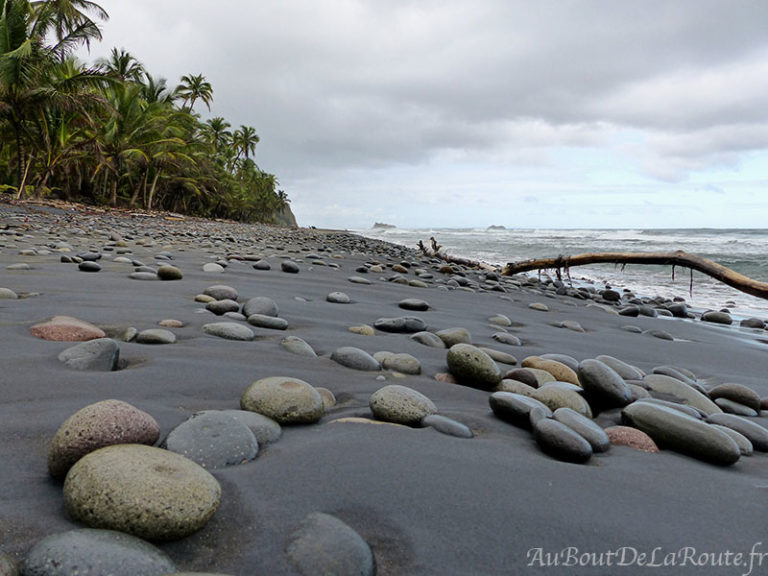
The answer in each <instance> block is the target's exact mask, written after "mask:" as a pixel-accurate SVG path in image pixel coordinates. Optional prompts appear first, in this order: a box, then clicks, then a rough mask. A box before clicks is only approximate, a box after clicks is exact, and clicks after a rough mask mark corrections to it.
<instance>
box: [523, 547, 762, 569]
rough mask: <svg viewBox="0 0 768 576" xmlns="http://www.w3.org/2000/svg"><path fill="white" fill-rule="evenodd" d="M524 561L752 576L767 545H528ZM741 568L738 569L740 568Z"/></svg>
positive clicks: (547, 565)
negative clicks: (552, 547) (740, 547)
mask: <svg viewBox="0 0 768 576" xmlns="http://www.w3.org/2000/svg"><path fill="white" fill-rule="evenodd" d="M526 563H527V565H528V566H531V567H534V566H535V567H544V568H547V567H551V568H557V567H563V568H575V567H581V568H588V567H601V566H611V567H616V568H629V567H634V568H637V567H641V568H664V567H694V568H701V569H703V570H706V569H707V568H716V567H731V568H734V574H736V573H739V574H740V575H741V576H752V575H753V574H758V572H755V570H758V569H759V568H760V567H762V566H763V565H765V566H768V547H765V548H764V547H763V543H762V542H755V543H754V544H753V545H752V547H751V548H750V549H749V550H739V551H733V550H720V551H708V550H700V549H697V548H696V547H694V546H684V547H682V548H679V549H677V550H670V549H665V548H664V547H662V546H656V547H654V548H651V549H647V550H641V549H639V548H636V547H634V546H620V547H618V548H615V549H612V550H603V551H600V552H594V551H587V550H581V549H580V548H578V547H576V546H567V547H565V548H561V549H559V550H546V549H544V548H530V549H529V550H528V552H527V553H526ZM739 571H740V572H739Z"/></svg>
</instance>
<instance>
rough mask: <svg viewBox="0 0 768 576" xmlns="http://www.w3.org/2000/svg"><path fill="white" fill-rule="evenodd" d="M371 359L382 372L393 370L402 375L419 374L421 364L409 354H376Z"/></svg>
mask: <svg viewBox="0 0 768 576" xmlns="http://www.w3.org/2000/svg"><path fill="white" fill-rule="evenodd" d="M373 357H374V358H375V359H376V360H377V361H378V362H379V363H380V364H381V367H382V368H383V369H384V370H394V371H395V372H400V373H402V374H411V375H418V374H421V363H420V362H419V361H418V360H417V359H416V358H415V357H413V356H411V355H410V354H405V353H400V354H394V353H392V352H376V353H375V354H374V355H373Z"/></svg>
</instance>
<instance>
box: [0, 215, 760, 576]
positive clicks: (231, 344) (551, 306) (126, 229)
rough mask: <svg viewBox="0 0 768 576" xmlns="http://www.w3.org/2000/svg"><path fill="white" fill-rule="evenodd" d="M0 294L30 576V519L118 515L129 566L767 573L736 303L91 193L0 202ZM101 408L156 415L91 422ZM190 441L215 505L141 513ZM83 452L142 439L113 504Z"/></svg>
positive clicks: (1, 558) (5, 440)
mask: <svg viewBox="0 0 768 576" xmlns="http://www.w3.org/2000/svg"><path fill="white" fill-rule="evenodd" d="M0 295H2V299H0V341H2V347H1V348H0V350H2V352H0V354H2V373H1V374H0V383H1V385H0V394H1V396H0V398H1V401H0V438H1V439H0V462H2V482H0V573H2V569H3V567H4V566H8V567H9V568H8V570H9V571H8V572H7V573H13V572H10V570H17V572H16V573H25V572H23V571H24V570H26V573H27V574H31V573H34V574H54V573H58V572H45V571H43V570H44V569H43V568H40V570H41V571H34V572H33V570H37V568H33V566H38V564H39V565H42V564H41V563H40V559H39V555H40V554H43V552H41V548H40V543H41V542H45V543H46V544H49V545H50V546H49V548H48V549H47V550H46V551H45V553H46V554H58V553H60V552H59V551H58V549H57V548H56V546H57V542H56V538H57V537H58V538H60V539H62V538H64V537H63V536H62V535H66V536H67V537H75V536H76V537H77V538H84V539H86V541H88V542H89V543H90V545H92V546H93V547H92V550H97V549H98V548H99V546H103V547H104V549H107V548H108V546H112V545H115V544H114V543H111V544H109V545H107V544H99V545H94V544H93V542H94V541H96V540H88V539H89V538H91V539H93V538H96V536H95V535H94V533H93V532H87V531H86V532H83V531H82V529H84V528H89V527H90V528H99V529H103V528H110V529H112V530H116V529H117V530H118V532H120V529H119V527H120V526H124V527H125V530H124V532H125V533H132V534H134V535H136V536H137V537H140V538H141V539H142V540H145V541H148V542H150V544H149V545H148V546H149V548H147V549H146V550H145V549H144V548H141V551H139V552H136V550H137V549H136V548H135V549H133V552H132V553H135V554H145V556H142V557H143V558H144V557H145V558H150V557H152V558H161V560H157V561H156V562H157V564H156V566H164V567H162V568H154V570H155V571H154V572H153V571H152V570H153V569H150V568H148V569H147V571H146V572H142V573H147V574H166V573H182V572H190V573H194V572H198V573H202V572H205V573H218V574H230V575H236V576H239V575H246V574H275V575H276V574H281V575H282V574H286V575H301V574H309V573H314V572H312V571H311V570H312V566H314V567H315V568H316V569H319V567H324V566H337V567H338V570H337V571H336V572H333V573H337V574H347V573H350V574H352V573H355V574H366V573H367V574H373V573H374V572H375V573H376V574H378V575H379V576H382V575H393V576H394V575H405V574H408V575H435V576H437V575H446V574H455V575H469V574H473V575H497V574H552V573H556V572H557V571H558V568H557V567H560V568H562V569H563V571H562V573H569V574H570V573H573V574H576V573H578V574H606V573H610V574H644V573H648V572H649V568H652V572H653V573H654V574H704V573H706V574H747V573H750V571H751V573H752V574H758V573H764V571H765V570H766V567H768V554H766V553H768V541H767V540H766V534H767V533H766V528H767V527H768V524H766V515H765V510H764V506H763V504H762V503H763V498H764V497H765V490H766V487H768V481H767V480H766V478H768V456H766V454H765V450H766V449H768V445H766V444H764V443H763V440H764V438H763V435H766V436H768V417H767V416H766V412H764V411H761V410H762V408H763V407H764V405H761V402H762V401H761V399H762V398H765V397H768V382H767V381H766V379H765V374H766V372H767V371H768V334H766V331H765V329H764V327H762V326H758V325H757V324H754V326H755V327H749V326H739V325H738V323H733V324H730V325H728V324H726V323H725V321H726V320H727V318H726V317H725V316H727V315H725V316H723V314H725V313H719V314H720V315H711V316H710V317H709V321H703V320H702V316H701V314H700V313H698V312H697V313H692V312H691V311H690V310H685V309H684V303H681V302H671V301H666V302H661V301H655V300H653V299H651V298H645V299H643V298H639V297H637V296H636V295H632V294H631V293H618V292H614V291H611V290H606V289H604V288H603V287H598V288H596V289H595V290H592V291H590V290H576V289H572V288H569V287H568V286H559V285H557V284H555V283H553V282H552V281H551V280H549V279H548V278H546V277H542V278H541V279H539V277H538V276H536V275H531V276H530V277H526V276H522V275H520V276H514V277H509V278H505V277H502V276H500V275H497V274H494V273H492V272H489V271H487V270H472V269H469V268H464V267H461V266H456V265H453V266H451V265H448V264H446V263H445V262H441V261H439V260H435V259H430V258H427V257H425V256H424V255H422V254H421V253H419V252H418V251H417V250H416V249H415V248H414V249H410V248H405V247H401V246H395V245H392V244H388V243H386V242H382V241H378V240H371V239H367V238H363V237H360V236H357V235H355V234H351V233H347V232H344V231H332V230H308V229H282V228H274V227H266V226H258V225H244V224H237V223H232V222H225V221H206V220H200V219H195V218H185V217H179V216H174V215H167V214H165V215H164V214H159V213H155V214H148V213H130V212H116V211H105V210H91V209H86V208H85V207H83V206H73V207H70V208H67V209H61V208H56V207H49V206H35V205H5V204H0ZM632 306H634V308H635V309H631V307H632ZM681 306H682V309H681ZM681 310H682V312H681ZM620 311H621V312H622V313H621V314H620V313H619V312H620ZM675 316H680V317H675ZM53 319H56V320H53ZM71 319H75V320H77V321H79V323H78V322H73V321H72V320H71ZM52 320H53V322H52ZM62 326H63V328H62ZM92 330H93V331H92ZM82 331H84V332H85V333H87V335H86V336H84V337H82V338H80V337H79V335H82V333H83V332H82ZM91 331H92V332H91ZM76 336H78V337H76ZM93 342H95V343H96V344H89V343H93ZM84 344H89V345H90V347H85V348H84V347H83V346H84ZM449 350H450V353H449ZM105 357H107V358H108V361H107V362H106V364H104V362H103V360H104V358H105ZM489 361H490V362H489ZM619 361H620V362H619ZM519 370H523V372H522V373H521V372H518V373H515V372H514V371H519ZM518 378H519V379H518ZM531 378H532V379H531ZM617 378H618V379H617ZM255 383H258V385H257V384H255ZM724 385H729V386H724ZM286 398H287V399H288V404H289V406H287V405H284V404H282V405H281V404H280V402H282V401H283V400H285V399H286ZM318 398H319V400H318ZM526 399H527V400H526ZM107 400H110V401H118V402H113V403H109V404H106V405H105V404H99V403H103V402H104V401H107ZM318 402H319V404H318ZM755 402H756V404H755ZM93 405H98V406H97V408H93V409H92V413H93V414H96V415H97V416H94V417H92V418H91V417H90V416H89V418H91V419H90V420H87V424H85V425H82V426H84V428H77V424H76V422H75V423H72V422H71V421H70V420H68V419H70V418H71V417H73V416H74V415H75V414H78V413H80V411H82V410H83V409H84V408H86V407H91V406H93ZM125 405H128V406H127V407H126V406H125ZM672 405H675V406H672ZM542 406H543V407H542ZM680 406H683V407H684V408H679V407H680ZM261 407H263V408H261ZM563 408H567V409H568V410H562V409H563ZM678 408H679V409H678ZM745 408H748V409H751V410H752V411H753V412H747V411H746V410H744V409H745ZM134 409H135V411H134ZM241 409H244V410H241ZM558 409H561V410H558ZM100 410H101V411H100ZM254 410H261V411H262V412H261V413H262V417H263V416H268V417H269V420H267V418H263V419H262V420H260V421H259V422H254V421H253V420H247V421H246V420H238V418H244V416H243V414H242V412H249V413H251V414H255V413H256V412H255V411H254ZM686 410H687V411H688V412H690V413H691V414H683V412H684V411H686ZM114 411H117V412H114ZM228 411H238V413H237V414H233V413H232V412H228ZM740 411H741V412H740ZM116 413H119V415H120V416H119V418H123V417H125V418H127V420H125V422H128V423H129V424H126V426H125V427H126V429H127V428H130V427H131V426H133V425H136V426H137V427H140V428H141V432H142V434H143V433H146V432H147V431H149V432H150V434H149V436H148V438H149V439H148V440H136V439H134V440H131V441H130V442H129V443H127V444H121V443H120V442H110V441H109V437H110V435H112V436H113V437H114V436H116V435H119V434H117V432H115V430H114V427H113V428H110V423H114V422H116V421H118V420H117V418H118V416H115V415H114V414H116ZM201 413H203V414H202V415H201ZM734 413H740V414H742V415H740V416H735V415H734ZM99 414H107V415H109V414H112V415H113V416H110V417H108V418H106V419H105V420H104V421H101V423H100V424H99V422H100V421H99V416H98V415H99ZM558 414H559V416H558ZM574 414H575V416H574ZM745 414H750V415H748V416H747V415H745ZM729 416H734V418H737V420H733V421H731V420H730V419H729V418H728V417H729ZM262 417H257V418H262ZM83 418H85V416H83ZM206 419H207V420H206ZM65 421H66V422H68V423H70V424H71V425H72V426H73V428H72V430H73V431H72V432H71V434H69V433H65V432H61V429H62V425H63V424H64V423H65ZM83 421H85V420H83ZM585 421H586V422H588V423H587V424H585ZM94 422H95V423H96V424H94ZM120 422H123V420H120ZM243 422H246V423H243ZM275 422H277V423H278V424H279V426H278V425H277V424H275ZM744 422H747V424H748V425H751V426H754V427H755V428H750V426H748V425H747V424H744ZM153 423H154V424H153ZM201 423H203V424H205V425H201ZM590 423H591V424H590ZM155 424H156V430H155V432H154V436H153V435H152V434H151V432H152V430H154V428H153V426H154V425H155ZM89 426H91V428H88V427H89ZM94 426H95V428H94ZM195 426H196V427H195ZM590 426H592V427H590ZM620 426H621V428H619V427H620ZM718 426H721V427H722V428H727V430H730V432H727V431H725V430H723V429H722V428H721V427H718ZM185 427H186V428H187V429H185ZM740 427H741V430H740V431H739V428H740ZM594 428H597V431H595V430H594ZM611 428H612V429H613V430H612V431H611V434H610V435H609V436H610V438H609V439H610V441H611V442H610V444H608V445H606V444H601V438H603V436H601V433H605V430H606V429H611ZM83 430H87V431H88V432H89V433H90V436H88V438H87V439H85V440H84V439H83V438H84V437H81V436H77V434H82V433H83ZM212 430H213V431H214V432H211V431H212ZM633 430H634V431H635V432H633ZM641 430H642V432H641ZM761 431H762V432H761ZM637 432H640V433H639V434H638V433H637ZM122 433H123V430H121V431H120V434H122ZM75 436H77V438H78V439H79V440H83V442H81V443H79V444H78V442H74V441H73V438H74V437H75ZM96 436H98V437H99V438H101V437H104V442H103V444H102V445H104V446H107V445H112V446H110V447H106V448H100V449H97V448H98V446H96V445H93V446H92V448H93V451H90V449H86V450H83V451H82V452H83V453H82V454H80V453H78V454H77V456H76V457H72V458H71V461H69V460H66V458H70V457H71V453H72V452H73V451H76V449H77V448H78V447H79V446H81V445H82V444H87V443H88V442H91V441H92V440H93V438H95V437H96ZM54 438H56V439H57V440H56V442H54ZM137 438H138V436H137ZM142 438H144V436H142ZM638 439H640V440H642V441H644V442H647V441H649V440H650V443H645V444H643V443H642V442H641V443H639V444H638V443H637V442H638V441H639V440H638ZM745 439H746V440H747V441H748V442H744V440H745ZM86 440H87V441H86ZM93 441H94V442H96V444H98V442H99V440H98V439H96V440H93ZM142 444H143V445H144V446H141V445H142ZM622 444H627V445H622ZM114 445H116V446H117V447H119V449H124V448H125V447H126V446H128V450H126V451H125V452H124V458H123V457H121V456H120V454H121V452H119V451H115V450H114ZM54 446H55V447H56V449H55V450H54ZM149 446H153V447H152V448H151V449H150V448H149ZM638 448H642V449H638ZM654 448H658V450H655V449H654ZM159 452H173V453H174V457H176V455H180V456H179V458H180V460H178V461H177V460H172V461H171V460H169V462H170V463H168V464H163V465H160V464H157V465H155V464H153V462H155V460H153V459H154V458H161V459H162V458H163V454H158V453H159ZM145 453H146V454H148V455H147V456H145V455H144V454H145ZM150 453H151V456H150V455H149V454H150ZM64 454H66V458H65V456H63V455H64ZM86 454H87V455H86ZM115 454H117V456H115ZM182 457H183V458H182ZM133 458H136V460H129V459H133ZM60 459H61V460H60ZM184 459H186V460H185V462H186V461H190V462H192V463H195V464H190V465H191V466H192V468H194V470H192V468H190V470H192V471H191V472H190V475H191V476H190V477H192V478H193V479H192V480H189V481H190V482H196V484H195V488H196V489H197V488H199V487H201V486H202V487H203V488H204V487H206V486H211V485H217V486H218V489H217V490H218V491H217V490H214V489H211V490H209V491H208V492H205V494H206V495H207V496H206V497H208V496H210V500H211V501H210V502H209V503H208V502H207V501H205V498H203V497H200V496H196V497H195V500H194V503H196V505H197V507H196V510H197V512H199V513H195V514H191V513H189V510H187V511H186V512H184V511H182V512H179V519H178V521H176V520H174V521H173V522H174V523H170V521H169V523H167V525H166V524H163V522H165V521H166V520H167V519H164V516H163V514H165V512H163V513H158V515H157V517H156V518H155V519H154V520H153V519H152V518H149V516H151V514H150V513H149V512H146V514H145V513H144V512H142V513H141V514H139V513H138V512H135V511H136V510H145V511H146V510H149V506H150V504H152V503H153V502H154V500H156V499H157V498H161V497H160V496H158V494H157V493H156V492H154V490H155V489H154V488H152V486H154V484H153V483H152V482H153V481H154V480H153V478H154V476H155V475H160V477H161V480H162V481H160V484H163V482H166V481H168V482H170V481H173V482H176V481H179V482H181V481H182V480H184V481H185V482H186V481H187V478H188V476H187V472H186V470H187V468H185V466H186V464H181V463H179V462H180V461H181V460H184ZM52 462H53V463H52ZM104 462H110V464H109V466H117V465H119V463H121V462H122V463H125V462H134V463H135V464H132V465H131V466H130V469H129V470H127V471H126V472H125V473H124V474H122V477H121V478H119V479H118V480H119V482H122V484H120V488H119V491H118V492H117V494H123V493H127V491H129V490H136V491H137V494H139V495H140V496H138V497H137V499H136V501H135V502H134V503H133V505H127V508H126V510H125V511H124V512H123V513H122V514H123V516H119V510H118V511H117V512H115V510H117V509H118V508H119V506H118V505H116V504H115V503H114V501H112V500H110V502H112V504H111V505H110V506H107V509H108V511H100V510H98V509H96V507H97V505H99V504H98V503H99V502H101V501H103V500H104V499H105V498H107V499H109V498H114V497H116V496H114V495H112V493H110V492H109V490H111V489H112V488H111V486H112V485H111V484H110V482H115V481H117V480H115V478H114V477H115V476H116V475H115V474H109V473H108V472H109V470H105V469H104V466H105V464H104ZM115 462H117V463H118V464H115ZM177 465H178V468H173V470H175V472H174V473H173V474H171V473H170V472H168V470H169V469H168V468H164V466H172V467H173V466H177ZM198 468H199V470H198ZM164 475H165V476H164ZM209 477H212V480H211V478H209ZM200 478H202V480H198V479H200ZM206 483H207V484H206ZM185 486H186V484H185ZM142 487H144V488H142ZM142 489H144V490H145V492H142ZM158 490H159V489H158ZM184 490H186V488H184ZM177 492H181V490H179V491H177ZM142 494H144V495H143V496H141V495H142ZM195 494H200V492H199V491H198V492H195ZM177 495H178V493H177ZM162 504H163V501H162V500H160V505H161V506H162ZM145 505H146V507H145V508H143V506H145ZM191 505H192V503H191V502H183V501H182V502H181V503H179V504H175V503H174V504H173V505H171V504H169V505H168V509H171V508H172V507H173V506H176V508H174V511H179V510H182V509H184V507H185V506H188V507H189V506H191ZM134 512H135V513H134ZM166 512H167V511H166ZM118 516H119V517H118ZM134 516H137V517H138V516H142V517H141V518H136V517H134ZM191 516H194V518H191ZM121 523H122V524H121ZM116 527H117V528H116ZM72 531H79V532H72ZM120 533H122V532H120ZM73 534H74V535H75V536H73ZM62 541H65V542H66V541H67V540H66V539H65V538H64V539H63V540H62ZM121 545H122V544H121ZM68 549H69V550H72V547H71V546H70V547H69V548H68ZM109 549H110V550H111V548H109ZM150 549H151V550H150ZM121 553H122V552H121ZM93 554H94V555H96V554H98V552H93ZM153 554H157V555H158V556H152V555H153ZM62 561H63V562H65V561H66V559H65V560H62ZM87 561H92V562H94V563H96V562H97V561H100V560H95V559H93V558H92V560H87ZM153 561H154V560H153ZM148 562H149V561H148ZM164 562H165V564H163V563H164ZM150 564H151V562H150ZM14 566H15V567H14ZM169 566H172V567H169ZM760 566H762V568H760ZM564 567H565V568H564ZM345 570H346V571H345ZM88 573H93V574H95V573H98V572H96V571H94V572H88ZM135 573H139V572H135ZM329 573H331V572H329Z"/></svg>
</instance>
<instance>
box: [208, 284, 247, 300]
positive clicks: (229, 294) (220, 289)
mask: <svg viewBox="0 0 768 576" xmlns="http://www.w3.org/2000/svg"><path fill="white" fill-rule="evenodd" d="M203 294H205V295H206V296H210V297H211V298H213V299H215V300H237V299H238V298H239V297H240V295H239V294H238V292H237V290H235V289H234V288H232V287H231V286H226V285H225V284H215V285H213V286H208V288H206V289H205V290H203Z"/></svg>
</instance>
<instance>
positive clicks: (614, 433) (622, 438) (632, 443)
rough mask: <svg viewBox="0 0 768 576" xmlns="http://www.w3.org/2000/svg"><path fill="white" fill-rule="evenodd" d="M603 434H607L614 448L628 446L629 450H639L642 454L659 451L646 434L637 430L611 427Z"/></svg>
mask: <svg viewBox="0 0 768 576" xmlns="http://www.w3.org/2000/svg"><path fill="white" fill-rule="evenodd" d="M605 433H606V434H608V438H610V440H611V444H615V445H616V446H629V447H630V448H634V449H635V450H641V451H642V452H658V451H659V447H658V446H656V442H654V441H653V440H652V439H651V437H650V436H648V434H646V433H645V432H643V431H642V430H638V429H637V428H631V427H629V426H611V427H609V428H606V429H605Z"/></svg>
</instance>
